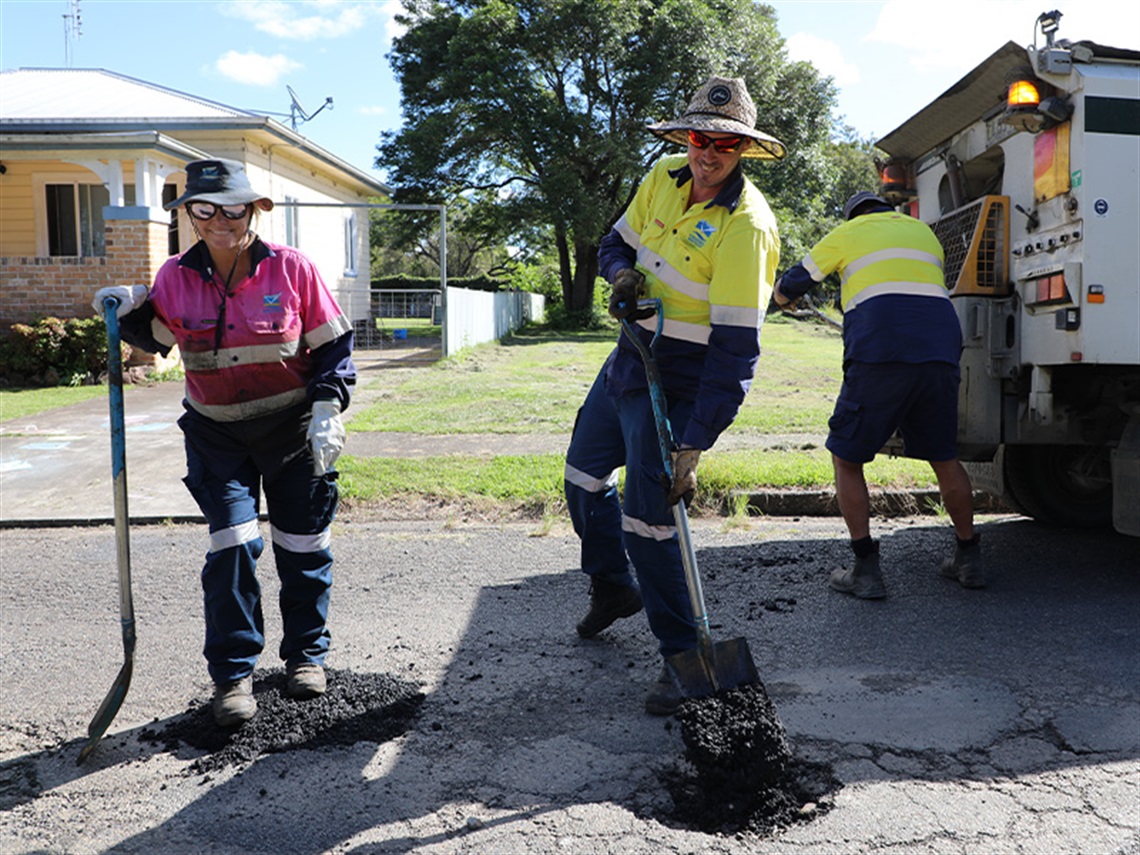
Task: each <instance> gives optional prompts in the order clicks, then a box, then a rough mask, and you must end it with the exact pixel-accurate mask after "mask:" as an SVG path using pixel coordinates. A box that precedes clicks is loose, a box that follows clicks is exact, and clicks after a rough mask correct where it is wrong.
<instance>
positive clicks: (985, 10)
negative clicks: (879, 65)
mask: <svg viewBox="0 0 1140 855" xmlns="http://www.w3.org/2000/svg"><path fill="white" fill-rule="evenodd" d="M917 6H918V4H917V3H916V2H914V0H887V2H886V3H884V4H883V6H882V7H881V9H880V10H879V16H878V21H877V22H876V24H875V26H874V28H873V29H872V30H871V32H870V33H869V34H868V35H867V36H866V40H867V41H868V42H871V43H872V44H873V45H881V46H882V48H881V49H882V50H883V51H884V53H885V54H886V55H887V56H889V55H891V54H894V55H895V56H897V57H898V59H899V60H900V61H902V62H905V63H907V64H908V65H909V66H910V68H911V69H913V70H914V71H917V72H919V73H924V72H943V71H955V72H960V73H961V74H965V73H966V72H968V71H970V70H971V69H973V68H974V66H976V65H978V64H979V63H980V62H982V60H984V59H985V58H986V57H988V56H989V55H990V54H992V53H993V52H994V51H996V50H997V49H998V48H1000V47H1001V46H1002V45H1003V44H1005V42H1007V41H1012V42H1014V43H1016V44H1019V45H1030V44H1033V42H1034V40H1036V42H1037V44H1038V45H1043V44H1045V38H1044V36H1042V35H1041V32H1040V30H1039V29H1038V28H1037V17H1038V15H1040V14H1041V13H1042V12H1043V11H1045V10H1047V9H1048V8H1050V6H1051V7H1052V8H1059V9H1060V11H1061V26H1060V29H1059V30H1058V32H1057V38H1066V39H1070V40H1072V41H1079V40H1082V39H1088V40H1091V41H1096V42H1100V43H1101V44H1108V45H1113V46H1115V47H1131V48H1135V47H1137V46H1138V45H1137V44H1136V42H1138V41H1140V38H1138V35H1137V34H1140V5H1137V4H1135V3H1125V2H1119V0H1083V2H1076V0H1069V2H1067V3H1057V2H1055V1H1054V3H1052V4H1050V5H1049V6H1046V5H1045V4H1044V3H1042V2H1041V0H956V2H955V3H954V4H953V5H952V6H945V7H942V8H945V9H946V11H947V14H945V15H939V14H938V12H937V11H935V9H936V8H937V7H932V6H929V5H927V4H925V3H924V4H923V6H922V18H923V21H922V23H921V24H919V23H918V22H917V21H916V9H917Z"/></svg>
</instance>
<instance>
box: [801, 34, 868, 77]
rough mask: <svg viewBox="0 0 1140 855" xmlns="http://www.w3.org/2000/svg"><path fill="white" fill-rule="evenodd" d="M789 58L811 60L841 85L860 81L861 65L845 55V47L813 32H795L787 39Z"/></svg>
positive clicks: (818, 68) (822, 72) (819, 69)
mask: <svg viewBox="0 0 1140 855" xmlns="http://www.w3.org/2000/svg"><path fill="white" fill-rule="evenodd" d="M785 45H786V47H787V51H788V58H789V59H792V60H794V61H797V62H798V61H801V60H803V61H805V62H810V63H811V64H812V65H814V66H815V68H816V70H817V71H819V73H820V74H822V75H823V76H825V77H833V78H835V82H836V84H838V85H839V86H851V85H853V84H855V83H858V82H859V66H857V65H855V64H854V63H851V62H848V61H847V60H846V59H844V57H843V49H842V48H841V47H840V46H839V45H837V44H836V43H835V42H833V41H829V40H827V39H822V38H820V37H819V36H814V35H812V34H811V33H795V34H793V35H791V36H789V37H788V39H787V40H786V41H785Z"/></svg>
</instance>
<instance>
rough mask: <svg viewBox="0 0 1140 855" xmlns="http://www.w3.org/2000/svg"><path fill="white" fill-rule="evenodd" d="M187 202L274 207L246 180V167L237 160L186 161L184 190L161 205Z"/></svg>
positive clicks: (261, 207) (176, 206)
mask: <svg viewBox="0 0 1140 855" xmlns="http://www.w3.org/2000/svg"><path fill="white" fill-rule="evenodd" d="M187 202H212V203H214V204H215V205H247V204H249V203H250V202H253V203H254V204H255V205H257V207H258V208H260V209H261V210H263V211H272V210H273V200H272V199H270V198H269V197H268V196H262V195H261V194H260V193H258V192H257V191H256V190H254V189H253V188H252V187H251V186H250V184H249V176H248V175H246V174H245V167H244V166H243V165H242V164H241V163H239V162H238V161H236V160H223V159H221V158H218V159H215V160H192V161H190V162H189V163H188V164H186V192H184V193H183V194H182V195H181V196H179V197H178V198H177V199H175V200H174V201H173V202H167V203H166V204H165V205H163V206H162V207H163V208H165V209H166V210H167V211H173V210H174V209H175V208H179V207H181V206H183V205H185V204H186V203H187Z"/></svg>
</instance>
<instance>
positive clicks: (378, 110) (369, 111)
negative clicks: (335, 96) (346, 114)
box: [356, 104, 388, 116]
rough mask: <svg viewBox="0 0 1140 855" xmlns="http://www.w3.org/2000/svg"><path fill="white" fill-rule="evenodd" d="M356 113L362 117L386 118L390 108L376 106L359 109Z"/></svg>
mask: <svg viewBox="0 0 1140 855" xmlns="http://www.w3.org/2000/svg"><path fill="white" fill-rule="evenodd" d="M356 112H358V113H359V114H360V115H362V116H386V115H388V108H387V107H381V106H380V105H379V104H374V105H371V106H366V107H357V109H356Z"/></svg>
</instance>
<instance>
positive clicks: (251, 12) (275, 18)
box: [222, 0, 391, 41]
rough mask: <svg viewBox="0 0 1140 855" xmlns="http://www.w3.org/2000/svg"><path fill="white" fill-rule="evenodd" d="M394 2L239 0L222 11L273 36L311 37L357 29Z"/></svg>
mask: <svg viewBox="0 0 1140 855" xmlns="http://www.w3.org/2000/svg"><path fill="white" fill-rule="evenodd" d="M390 5H391V4H390V3H383V4H380V3H359V2H343V0H302V2H284V0H236V2H230V3H227V4H225V5H224V6H222V11H223V12H224V13H225V14H227V15H231V16H233V17H236V18H242V19H243V20H246V21H249V22H250V23H251V24H253V25H254V27H255V28H257V29H258V30H261V31H262V32H263V33H268V34H269V35H271V36H276V37H277V38H282V39H298V40H301V41H310V40H312V39H332V38H338V37H339V36H345V35H349V34H350V33H354V32H357V31H358V30H361V29H363V28H364V27H365V26H366V25H367V24H368V22H369V20H370V19H373V18H378V17H382V16H385V15H387V14H389V6H390Z"/></svg>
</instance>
